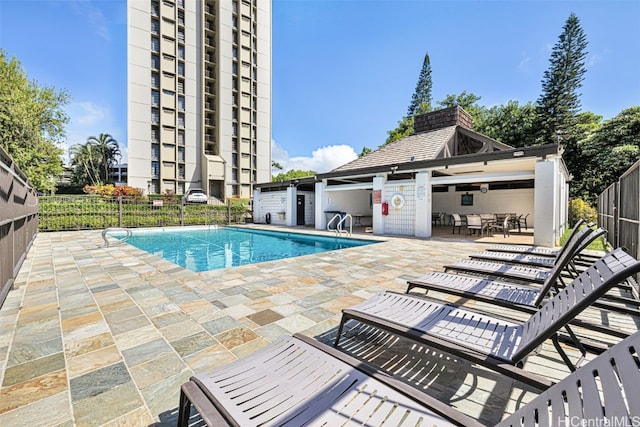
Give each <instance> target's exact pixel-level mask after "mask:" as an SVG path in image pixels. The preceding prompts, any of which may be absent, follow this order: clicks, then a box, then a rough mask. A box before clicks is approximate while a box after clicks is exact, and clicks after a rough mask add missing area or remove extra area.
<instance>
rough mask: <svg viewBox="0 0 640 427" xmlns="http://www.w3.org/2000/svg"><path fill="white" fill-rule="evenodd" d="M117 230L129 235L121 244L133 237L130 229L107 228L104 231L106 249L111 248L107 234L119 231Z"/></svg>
mask: <svg viewBox="0 0 640 427" xmlns="http://www.w3.org/2000/svg"><path fill="white" fill-rule="evenodd" d="M117 230H124V231H125V232H126V233H127V235H126V236H124V239H122V240H120V241H121V242H126V241H127V239H129V237H131V236H132V235H133V233H132V232H131V229H129V228H122V227H107V228H105V229H104V230H102V239H103V240H104V246H105V247H106V248H108V247H109V240H107V233H108V232H109V231H117Z"/></svg>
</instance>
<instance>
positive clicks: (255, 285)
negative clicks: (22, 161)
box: [0, 229, 567, 426]
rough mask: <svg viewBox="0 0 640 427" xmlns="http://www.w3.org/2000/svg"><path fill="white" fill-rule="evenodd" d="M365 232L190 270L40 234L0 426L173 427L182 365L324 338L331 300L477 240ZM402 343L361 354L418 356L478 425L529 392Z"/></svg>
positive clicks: (543, 360) (15, 323)
mask: <svg viewBox="0 0 640 427" xmlns="http://www.w3.org/2000/svg"><path fill="white" fill-rule="evenodd" d="M298 230H299V231H305V232H314V233H315V232H316V231H314V230H307V229H298ZM320 233H322V232H320ZM359 237H363V236H359ZM366 238H374V239H378V240H382V242H381V243H377V244H374V245H368V246H361V247H356V248H350V249H345V250H340V251H332V252H325V253H321V254H316V255H309V256H304V257H298V258H290V259H285V260H280V261H271V262H265V263H261V264H255V265H247V266H243V267H237V268H228V269H222V270H215V271H210V272H202V273H194V272H191V271H189V270H186V269H183V268H181V267H178V266H176V265H175V264H172V263H170V262H168V261H165V260H163V259H161V258H159V257H157V256H154V255H151V254H149V253H146V252H143V251H141V250H138V249H136V248H134V247H132V246H129V245H127V244H116V245H112V246H110V247H105V246H104V241H103V240H102V238H101V235H100V232H99V231H78V232H64V233H40V234H39V235H38V237H37V238H36V240H35V242H34V244H33V247H32V248H31V250H30V252H29V254H28V256H27V258H26V260H25V262H24V264H23V265H22V268H21V269H20V272H19V275H18V277H17V280H16V283H15V286H14V289H13V290H12V291H11V292H10V293H9V295H8V298H7V300H6V301H5V303H4V305H3V307H2V308H1V309H0V384H1V388H0V425H2V426H18V425H22V424H25V423H29V424H32V425H47V426H48V425H51V426H71V425H76V426H100V425H133V426H138V425H140V426H147V425H175V422H176V415H177V406H178V397H179V390H180V385H181V384H182V383H184V382H185V381H187V380H188V379H189V377H190V376H191V375H192V374H194V373H197V372H202V371H206V370H209V369H212V368H215V367H218V366H221V365H223V364H225V363H228V362H230V361H232V360H235V359H236V358H238V357H242V356H244V355H247V354H249V353H251V352H253V351H255V350H257V349H259V348H262V347H264V346H266V345H268V344H269V343H270V342H272V341H274V340H275V339H277V338H278V337H280V336H282V335H290V334H292V333H295V332H302V333H304V334H307V335H310V336H316V337H318V338H319V339H322V340H326V341H330V340H331V339H332V335H331V334H332V333H335V328H336V326H337V325H338V323H339V320H340V313H341V310H342V309H343V308H345V307H348V306H351V305H354V304H357V303H359V302H361V301H362V300H364V299H366V298H367V297H369V296H370V295H372V294H373V293H375V292H378V291H382V290H387V289H391V290H397V291H404V289H405V287H406V281H407V280H408V279H412V278H416V277H418V276H420V275H422V274H424V273H426V272H427V271H431V270H441V268H442V265H443V264H445V263H448V262H452V261H454V260H456V259H458V258H462V257H465V256H466V255H468V254H469V253H471V252H474V251H478V250H482V249H484V248H486V247H487V246H486V245H483V244H480V243H477V242H473V241H468V240H465V239H462V238H456V239H432V240H426V239H412V238H397V237H386V236H371V235H368V236H366ZM454 300H455V299H454ZM380 339H381V340H388V339H389V338H388V337H383V338H380ZM400 341H402V340H398V339H395V341H394V342H400ZM366 345H368V344H366V343H365V345H364V347H362V345H361V348H366ZM402 345H404V347H402V346H400V345H399V344H398V345H395V346H391V347H389V348H391V350H389V351H386V352H384V354H382V353H379V354H377V355H375V356H373V357H372V356H371V355H370V354H369V355H366V354H364V353H365V352H366V351H373V350H366V349H365V350H362V357H363V358H366V359H367V360H371V361H372V363H378V364H380V366H382V367H385V369H388V370H390V371H393V370H394V369H396V368H393V366H395V365H397V364H398V360H399V358H400V359H402V358H405V357H407V355H411V357H412V358H414V359H416V360H417V359H422V362H421V363H423V365H422V368H421V369H424V371H423V373H422V374H421V375H424V378H423V380H422V383H420V384H418V386H420V387H423V388H424V389H425V390H428V391H429V392H430V393H433V394H434V395H437V396H438V397H440V398H442V399H445V401H448V402H451V404H453V405H454V406H459V407H460V408H461V409H463V410H464V411H465V412H467V413H469V414H471V415H472V416H475V417H477V418H479V419H481V420H483V421H487V422H495V421H497V420H499V419H500V417H501V416H502V414H503V413H504V412H505V411H512V410H513V408H514V407H515V406H517V405H518V404H521V403H522V402H525V401H526V400H528V398H529V397H528V396H529V395H531V393H530V391H529V390H527V389H526V388H525V387H520V388H518V387H514V384H513V381H509V380H506V379H504V378H500V376H499V375H496V374H495V373H490V372H487V371H486V370H482V369H479V368H476V367H473V366H470V365H469V364H468V363H467V364H465V363H464V362H462V361H459V360H455V359H452V358H449V357H444V358H443V357H442V356H441V355H436V356H434V353H433V352H432V351H430V350H429V349H425V348H424V347H420V346H415V345H414V344H412V343H407V342H403V344H402ZM407 346H408V347H407ZM407 348H410V350H407ZM347 350H349V349H345V351H347ZM350 351H360V350H353V349H352V350H350ZM376 351H379V350H376ZM544 351H545V352H546V353H544V352H543V356H544V357H536V363H539V366H540V367H541V368H540V369H541V370H542V371H543V372H546V373H548V374H549V375H550V376H552V377H557V378H562V376H564V375H566V372H567V371H566V368H565V367H563V366H561V365H560V367H558V363H556V362H557V361H558V360H559V358H558V357H557V355H554V354H553V351H552V348H551V351H549V349H548V348H546V347H545V350H544ZM427 356H428V357H427ZM429 357H431V358H430V359H429ZM445 359H446V360H445ZM554 363H555V364H554ZM392 365H393V366H392ZM461 367H462V368H461ZM425 372H428V374H424V373H425ZM514 389H517V390H516V391H514ZM463 401H464V403H462V402H463Z"/></svg>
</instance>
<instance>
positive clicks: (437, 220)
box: [436, 212, 446, 225]
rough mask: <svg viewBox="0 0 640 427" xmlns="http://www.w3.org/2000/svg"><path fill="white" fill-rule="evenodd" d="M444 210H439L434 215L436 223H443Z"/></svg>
mask: <svg viewBox="0 0 640 427" xmlns="http://www.w3.org/2000/svg"><path fill="white" fill-rule="evenodd" d="M445 215H446V212H440V213H439V214H438V216H437V217H436V225H444V217H445Z"/></svg>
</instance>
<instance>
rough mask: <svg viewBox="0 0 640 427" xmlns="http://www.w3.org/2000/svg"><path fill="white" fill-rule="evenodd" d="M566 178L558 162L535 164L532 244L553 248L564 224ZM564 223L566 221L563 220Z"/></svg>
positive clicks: (549, 161)
mask: <svg viewBox="0 0 640 427" xmlns="http://www.w3.org/2000/svg"><path fill="white" fill-rule="evenodd" d="M565 189H566V178H565V175H564V173H563V172H562V170H561V169H560V162H559V160H558V159H556V160H545V161H541V162H538V163H536V189H535V192H536V194H535V223H536V224H537V226H536V227H535V232H534V236H533V243H534V244H536V245H542V246H554V245H555V244H556V243H557V241H558V239H559V237H560V235H561V234H562V232H563V231H564V228H565V226H566V223H563V222H562V220H563V218H566V211H567V204H566V200H567V198H566V194H565V191H566V190H565ZM565 221H566V220H565Z"/></svg>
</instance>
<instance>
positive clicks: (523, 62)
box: [518, 52, 531, 71]
mask: <svg viewBox="0 0 640 427" xmlns="http://www.w3.org/2000/svg"><path fill="white" fill-rule="evenodd" d="M520 56H521V59H520V62H519V63H518V69H519V70H520V71H529V64H530V63H531V58H530V57H529V55H527V54H526V53H525V52H522V54H521V55H520Z"/></svg>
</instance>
